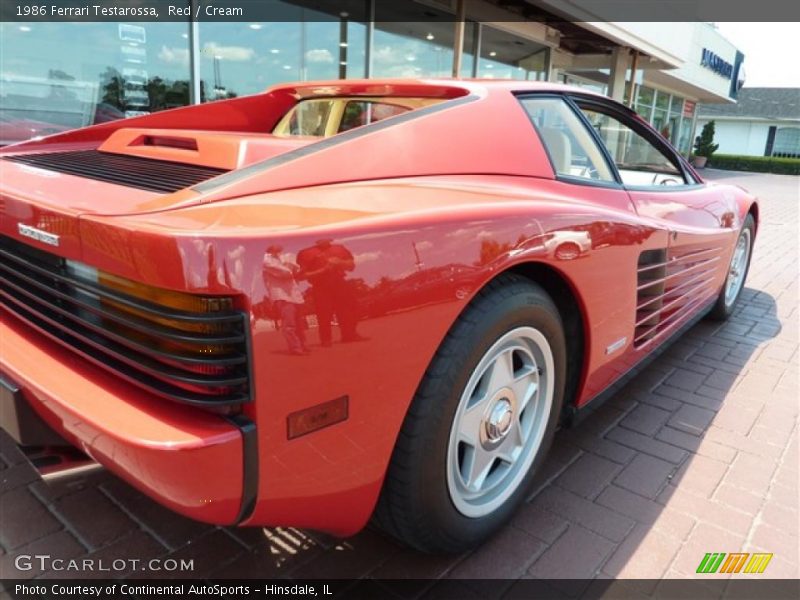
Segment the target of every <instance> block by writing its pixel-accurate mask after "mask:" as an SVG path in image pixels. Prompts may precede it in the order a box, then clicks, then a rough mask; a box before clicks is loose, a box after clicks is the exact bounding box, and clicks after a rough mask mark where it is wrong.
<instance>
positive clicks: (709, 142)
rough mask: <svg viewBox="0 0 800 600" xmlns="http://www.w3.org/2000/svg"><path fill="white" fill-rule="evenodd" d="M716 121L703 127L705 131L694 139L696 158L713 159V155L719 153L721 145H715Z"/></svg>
mask: <svg viewBox="0 0 800 600" xmlns="http://www.w3.org/2000/svg"><path fill="white" fill-rule="evenodd" d="M714 127H715V125H714V121H709V122H708V123H706V124H705V125H703V130H702V131H701V132H700V135H698V136H697V137H696V138H695V139H694V154H695V156H705V157H706V158H711V155H712V154H714V152H716V151H717V148H719V144H715V143H714Z"/></svg>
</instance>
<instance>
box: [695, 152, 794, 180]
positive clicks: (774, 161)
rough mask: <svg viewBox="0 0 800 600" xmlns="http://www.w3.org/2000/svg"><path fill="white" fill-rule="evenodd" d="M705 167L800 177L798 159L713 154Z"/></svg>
mask: <svg viewBox="0 0 800 600" xmlns="http://www.w3.org/2000/svg"><path fill="white" fill-rule="evenodd" d="M707 166H709V167H712V168H714V169H726V170H728V171H756V172H758V173H781V174H783V175H800V158H772V157H771V156H737V155H735V154H714V155H713V156H712V157H711V158H710V159H708V163H707Z"/></svg>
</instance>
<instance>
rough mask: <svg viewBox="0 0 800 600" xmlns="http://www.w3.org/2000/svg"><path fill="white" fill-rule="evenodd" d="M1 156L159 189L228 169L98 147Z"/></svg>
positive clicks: (167, 189)
mask: <svg viewBox="0 0 800 600" xmlns="http://www.w3.org/2000/svg"><path fill="white" fill-rule="evenodd" d="M3 160H10V161H13V162H19V163H23V164H26V165H31V166H33V167H38V168H40V169H46V170H48V171H56V172H58V173H68V174H69V175H77V176H78V177H85V178H87V179H96V180H97V181H105V182H107V183H116V184H117V185H124V186H127V187H132V188H139V189H141V190H148V191H151V192H161V193H171V192H177V191H178V190H182V189H183V188H187V187H191V186H193V185H195V184H198V183H200V182H201V181H205V180H207V179H211V178H212V177H217V176H218V175H222V174H223V173H227V170H226V169H217V168H213V167H200V166H197V165H187V164H184V163H179V162H174V161H170V160H157V159H152V158H142V157H140V156H127V155H124V154H111V153H109V152H99V151H97V150H79V151H71V152H42V153H37V154H19V155H16V156H5V157H3Z"/></svg>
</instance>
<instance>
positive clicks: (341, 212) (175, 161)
mask: <svg viewBox="0 0 800 600" xmlns="http://www.w3.org/2000/svg"><path fill="white" fill-rule="evenodd" d="M331 94H337V95H347V96H352V97H353V98H356V99H358V98H375V97H386V96H389V97H396V99H395V100H394V101H393V102H383V103H381V104H384V105H389V106H390V108H391V110H386V109H383V114H381V113H380V111H379V110H373V113H374V114H373V115H370V121H369V122H372V123H374V122H376V121H378V120H379V119H380V118H386V117H395V118H397V117H398V116H400V117H401V118H402V114H403V113H409V114H410V113H411V112H413V111H416V110H422V111H424V110H425V108H428V109H429V110H430V109H431V108H433V109H434V110H436V109H435V108H434V107H436V106H437V105H441V106H446V105H447V103H448V101H450V102H452V101H453V100H455V101H456V102H458V99H459V98H461V99H463V98H465V97H467V96H468V90H467V89H465V88H463V87H455V86H444V85H424V84H413V83H411V84H408V83H405V84H403V83H388V84H377V83H375V82H365V83H358V82H355V83H349V84H348V86H347V88H331V86H325V85H323V86H312V85H307V86H302V87H296V88H295V87H291V86H289V87H283V88H279V89H276V90H273V91H270V92H267V93H265V94H260V95H257V96H253V97H248V98H241V99H235V100H231V101H227V102H220V103H214V104H210V105H205V106H200V107H188V108H185V109H178V110H175V111H169V112H168V113H161V114H154V115H150V116H145V117H139V118H134V119H129V120H125V121H116V122H112V123H106V124H102V125H99V126H95V127H90V128H86V129H83V130H76V131H73V132H68V133H64V134H59V135H55V136H51V137H50V138H45V139H43V140H38V141H32V142H28V143H24V144H18V145H16V146H10V147H7V148H5V149H3V151H2V154H1V155H0V156H2V160H0V166H1V167H2V185H1V187H0V194H1V196H0V198H2V213H0V217H1V218H2V220H1V221H0V233H1V234H2V237H0V254H1V255H2V262H0V277H1V278H2V314H3V322H2V364H1V365H0V377H2V382H0V390H1V393H2V397H3V426H4V427H5V428H6V429H7V430H9V431H11V432H12V433H14V435H15V436H16V437H17V438H18V441H19V442H20V443H21V444H24V445H26V446H47V447H52V446H58V445H59V444H62V443H65V442H66V443H69V444H72V445H74V446H76V447H77V448H80V449H81V450H82V451H84V452H85V453H86V454H88V455H89V456H90V457H91V458H93V459H95V460H97V461H98V462H100V463H102V464H103V465H105V466H107V467H108V468H110V469H111V470H113V471H114V472H115V473H117V474H118V475H120V476H121V477H123V478H125V479H127V480H128V481H129V482H130V483H132V484H133V485H135V486H137V487H139V488H140V489H142V490H143V491H144V492H146V493H147V494H148V495H150V496H151V497H153V498H155V499H157V500H158V501H159V502H161V503H163V504H165V505H166V506H168V507H170V508H172V509H174V510H176V511H178V512H181V513H183V514H186V515H188V516H190V517H193V518H195V519H199V520H204V521H209V522H214V523H223V524H231V523H240V522H248V520H250V522H292V523H295V524H304V523H305V524H309V525H315V526H317V527H320V528H328V529H331V530H334V531H340V532H349V531H354V530H356V529H358V528H359V527H361V526H362V525H363V522H364V520H365V519H366V518H367V517H368V515H369V512H370V510H371V505H372V504H373V503H374V497H375V494H376V492H377V489H378V488H379V486H380V479H381V477H382V474H383V470H385V465H386V462H387V461H388V456H389V454H390V452H391V446H390V440H389V438H387V437H386V436H385V435H384V434H385V433H390V436H391V437H392V438H393V437H394V435H396V431H394V432H391V431H390V428H389V427H387V428H386V431H382V427H381V421H382V420H387V416H388V417H390V418H389V420H393V421H395V422H397V420H398V415H400V411H401V410H402V407H401V406H399V405H398V406H384V407H382V408H380V409H379V410H374V409H372V408H370V409H367V410H366V411H364V414H361V413H362V411H361V409H360V408H358V405H356V406H355V407H354V406H353V404H354V400H355V401H358V400H359V399H358V392H357V391H356V392H355V399H354V390H353V389H352V386H349V387H350V389H348V385H347V384H346V383H345V382H344V381H343V375H344V374H345V373H347V372H351V371H352V370H353V369H354V364H355V363H354V361H353V359H354V358H355V356H354V355H353V353H352V352H348V353H347V355H343V354H342V353H341V352H338V351H337V350H336V349H333V350H331V352H330V355H329V356H328V357H327V358H326V359H325V360H316V359H315V357H310V358H309V359H308V363H310V364H306V363H303V364H302V366H301V368H299V369H298V368H296V364H292V363H288V364H290V368H289V369H284V368H283V367H282V366H281V365H282V364H283V363H286V358H287V357H286V356H285V355H284V354H283V353H282V350H277V351H273V349H272V348H270V346H271V345H272V341H273V338H274V340H280V341H279V342H278V345H281V344H282V343H283V342H282V339H283V338H282V336H281V334H280V333H279V332H277V331H276V327H275V320H273V319H269V318H263V317H265V316H269V311H266V312H265V311H264V310H263V309H264V307H265V305H267V304H268V303H270V300H269V298H268V297H267V295H266V293H265V284H264V255H265V252H266V249H267V247H268V246H269V245H270V244H271V243H272V244H273V245H274V244H283V245H286V246H289V245H293V246H294V247H297V246H298V245H299V246H302V245H305V244H307V245H308V246H309V247H314V245H315V243H316V242H317V241H318V238H321V237H325V236H327V235H336V236H341V235H342V233H343V231H346V230H348V229H349V228H351V227H357V226H358V224H359V223H361V222H362V221H364V220H366V219H368V218H374V217H377V216H380V215H381V214H388V213H391V212H393V211H394V210H395V209H396V207H394V206H388V205H387V203H390V204H391V203H392V199H393V198H394V197H397V196H398V195H399V192H400V190H394V191H391V192H390V193H389V194H388V195H386V197H384V198H380V199H378V205H379V206H378V207H377V208H376V207H375V206H367V205H363V206H358V207H354V206H349V207H346V208H344V207H340V208H335V207H334V206H335V205H336V204H337V202H336V201H335V200H334V201H333V202H323V201H317V199H318V198H319V197H320V194H322V195H323V196H325V197H331V198H335V197H336V196H337V195H338V194H341V193H343V190H342V191H339V190H337V189H330V183H336V182H337V181H342V180H348V179H351V178H354V179H359V178H364V179H369V178H375V177H382V176H386V175H393V174H394V175H399V176H406V175H419V174H421V173H420V169H419V168H417V165H419V164H421V163H423V162H424V161H425V159H426V156H425V154H426V153H424V152H423V153H422V155H420V156H418V157H411V158H409V157H406V156H396V155H393V152H392V151H391V150H389V151H388V152H387V151H385V150H384V151H382V152H381V153H380V157H379V156H378V155H375V154H374V153H373V156H368V155H365V154H358V152H359V150H358V149H354V150H352V151H351V153H342V152H338V153H337V154H336V155H335V156H331V158H330V160H326V157H325V156H319V157H318V158H317V160H316V162H315V165H316V168H314V169H313V170H312V171H309V170H308V169H307V168H306V167H305V166H304V165H299V166H295V165H294V164H292V161H291V160H289V159H290V158H292V159H295V162H301V161H299V160H296V159H299V158H302V150H303V148H305V147H307V146H309V145H311V144H324V143H325V142H324V141H323V139H322V138H321V137H319V136H320V132H319V131H316V130H314V129H313V128H311V127H310V126H309V125H307V124H306V125H303V123H300V124H299V125H298V123H297V115H295V117H294V118H295V121H294V122H286V123H284V125H283V126H282V127H283V131H284V133H285V135H278V134H273V133H272V132H273V130H276V128H278V127H279V126H281V119H282V118H284V117H285V116H286V115H287V113H288V112H289V111H290V109H291V108H292V107H293V106H295V104H297V103H298V101H301V100H304V99H314V98H319V97H323V98H325V97H328V96H330V95H331ZM306 112H312V111H306ZM300 117H301V119H302V118H305V119H306V121H309V120H310V119H311V118H312V117H318V115H314V114H310V115H309V114H306V115H300ZM346 117H347V115H343V116H342V117H341V127H342V129H341V131H342V132H344V131H347V130H348V129H350V128H355V127H357V126H359V125H363V124H365V123H364V121H365V119H366V117H365V116H364V115H363V114H359V115H357V117H358V119H355V118H354V119H351V121H352V122H351V124H350V126H349V127H346V126H345V124H344V123H345V121H344V120H345V118H346ZM359 119H360V120H359ZM318 120H319V119H318ZM316 125H318V123H316ZM292 128H294V130H293V131H290V130H291V129H292ZM298 128H299V129H298ZM434 129H436V130H438V129H439V127H438V126H436V127H434ZM340 135H341V134H340ZM344 135H347V134H346V133H345V134H344ZM315 136H317V137H315ZM354 137H355V136H354ZM354 141H355V142H356V143H359V140H358V139H355V140H354ZM317 154H320V155H324V154H325V150H324V149H322V150H318V151H317ZM371 160H376V161H379V162H375V163H374V164H370V165H366V166H365V164H364V163H365V161H367V162H369V161H371ZM431 162H432V164H431V166H430V167H429V168H428V169H429V171H431V172H432V173H435V172H436V171H437V170H441V166H437V165H436V161H431ZM440 162H441V161H440ZM284 163H285V164H284ZM337 163H344V164H345V165H346V166H347V167H349V169H347V170H343V169H342V165H341V164H337ZM282 166H285V167H286V168H283V169H282V168H281V167H282ZM348 171H349V172H348ZM359 171H361V172H362V173H359ZM422 171H424V169H422ZM447 171H448V168H444V170H441V172H447ZM351 173H354V175H353V174H351ZM326 184H327V185H326ZM314 185H317V186H320V185H325V186H326V187H325V188H324V189H322V188H318V189H317V190H315V191H309V192H307V193H306V192H303V191H302V190H303V189H304V188H305V187H307V186H314ZM202 186H207V188H206V189H203V187H202ZM282 189H286V190H300V191H296V192H292V191H286V192H283V194H284V195H283V196H281V195H280V194H272V195H269V194H268V193H269V192H270V191H271V190H282ZM311 190H314V188H313V187H312V188H311ZM359 195H360V196H362V197H363V195H364V194H363V193H361V194H359ZM326 204H327V205H328V206H326ZM338 204H341V203H338ZM381 204H383V206H380V205H381ZM284 238H286V240H287V241H286V242H284V241H283V240H284ZM304 238H307V241H302V243H300V242H301V240H303V239H304ZM403 268H405V266H403ZM312 279H313V278H312ZM471 285H474V282H473V283H472V284H471ZM434 293H438V292H434ZM453 297H455V296H453ZM318 302H319V301H318ZM341 318H342V317H339V319H340V320H341ZM366 346H369V344H368V343H367V344H365V346H364V347H366ZM348 350H350V349H348ZM352 350H357V349H356V348H352ZM421 360H422V358H420V359H413V358H409V359H408V362H409V363H410V364H409V367H410V368H414V366H416V367H417V368H418V370H419V372H421V371H422V370H423V369H422V368H421V367H422V362H421ZM281 370H284V371H285V374H281V373H280V371H281ZM304 377H308V378H309V379H311V380H315V383H316V387H315V388H314V389H304V387H307V386H306V383H307V382H305V381H303V378H304ZM320 378H323V381H320ZM390 379H391V378H390ZM406 379H408V378H406ZM331 380H332V381H331ZM387 383H388V382H387ZM409 385H413V382H411V381H410V380H408V381H407V382H405V383H403V384H402V386H400V389H401V390H402V388H408V389H405V390H404V391H401V393H405V394H406V396H407V397H410V396H411V394H412V393H413V390H412V389H411V388H410V387H409ZM293 390H296V391H294V392H293ZM348 392H349V394H348ZM342 396H344V397H346V398H347V399H348V402H349V404H348V405H346V406H345V405H342V404H336V403H335V401H336V399H337V398H339V397H342ZM309 400H311V401H309ZM328 401H334V404H332V405H330V407H329V408H327V409H326V408H325V407H326V403H327V402H328ZM319 405H322V408H319V409H316V410H315V411H312V412H308V413H307V414H305V413H303V412H302V411H303V409H306V408H308V407H309V406H319ZM326 410H327V411H328V412H330V413H331V414H328V412H326ZM347 410H350V411H351V412H352V413H353V414H351V415H350V420H351V423H352V422H354V419H353V418H354V417H355V418H356V419H358V423H357V425H355V426H354V428H357V429H360V432H357V433H355V434H353V435H351V436H349V439H348V436H347V435H345V436H341V435H340V433H339V432H336V431H334V432H333V433H332V434H331V433H329V432H321V433H319V434H317V436H316V443H312V442H311V441H309V442H306V441H304V440H299V441H297V442H295V443H294V445H292V446H287V427H296V428H299V429H301V430H302V429H303V428H313V427H314V425H313V421H314V420H322V421H325V420H326V419H329V420H330V419H335V418H337V417H336V414H340V413H341V412H342V411H347ZM392 413H395V414H394V417H391V414H392ZM293 414H295V415H296V416H295V418H294V420H290V421H287V415H293ZM306 420H309V421H311V425H309V424H307V423H306ZM41 421H43V422H44V423H46V424H47V429H44V428H42V427H41V424H40V422H41ZM287 423H288V424H287ZM351 423H348V427H351ZM367 429H369V430H374V431H369V432H367V431H366V430H367ZM373 437H377V439H372V438H373ZM317 445H318V446H317ZM320 449H321V450H322V451H323V452H322V453H320ZM364 450H377V451H378V454H377V455H373V459H371V460H364V459H363V458H360V457H361V455H362V453H363V451H364ZM357 457H358V463H360V467H358V468H357V469H353V468H352V465H353V463H354V462H355V459H356V458H357ZM359 471H360V472H359ZM364 490H366V493H365V492H364ZM257 500H260V502H259V508H258V510H255V507H256V502H257ZM337 503H341V505H342V506H344V505H347V506H350V507H351V510H350V511H349V514H342V515H341V516H337V517H335V518H334V517H332V516H331V512H329V510H328V508H329V507H331V506H334V507H335V506H336V504H337ZM254 511H255V514H256V516H255V517H253V515H254Z"/></svg>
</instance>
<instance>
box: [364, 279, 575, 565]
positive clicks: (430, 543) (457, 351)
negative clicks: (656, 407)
mask: <svg viewBox="0 0 800 600" xmlns="http://www.w3.org/2000/svg"><path fill="white" fill-rule="evenodd" d="M565 365H566V344H565V340H564V332H563V327H562V324H561V319H560V316H559V313H558V309H557V308H556V307H555V305H554V304H553V301H552V300H551V299H550V297H549V296H548V295H547V294H546V293H545V292H544V290H543V289H542V288H541V287H539V286H538V285H536V284H534V283H532V282H530V281H528V280H527V279H524V278H522V277H518V276H515V275H504V276H501V277H499V278H498V279H497V280H495V281H494V282H492V283H491V284H490V285H489V286H487V288H486V289H485V290H483V291H482V292H481V293H480V294H479V295H478V296H477V297H476V298H475V299H474V300H473V301H472V302H471V303H470V305H469V306H468V307H467V309H466V310H465V311H464V313H463V314H462V315H461V316H460V317H459V319H458V321H457V322H456V323H455V325H454V326H453V328H452V329H451V331H450V332H449V333H448V335H447V337H446V338H445V340H444V341H443V342H442V345H441V347H440V348H439V350H438V351H437V353H436V355H435V357H434V359H433V361H432V362H431V364H430V366H429V368H428V370H427V372H426V374H425V376H424V378H423V380H422V382H421V384H420V387H419V389H418V391H417V394H416V395H415V397H414V400H413V402H412V405H411V407H410V409H409V412H408V414H407V416H406V419H405V421H404V423H403V427H402V430H401V432H400V436H399V438H398V441H397V444H396V447H395V450H394V453H393V455H392V460H391V464H390V467H389V472H388V473H387V477H386V481H385V483H384V489H383V492H382V494H381V499H380V502H379V505H378V508H377V510H376V522H377V523H378V525H379V526H381V527H382V528H383V529H384V530H386V531H387V532H388V533H390V534H391V535H393V536H394V537H396V538H398V539H400V540H401V541H403V542H405V543H407V544H409V545H411V546H413V547H415V548H418V549H420V550H423V551H428V552H459V551H462V550H465V549H467V548H470V547H473V546H475V545H477V544H479V543H480V542H481V541H483V540H484V539H486V538H487V537H489V536H490V535H491V534H492V533H494V532H495V531H496V530H497V529H498V528H500V527H501V526H502V525H503V524H504V523H505V522H506V521H507V519H508V518H509V517H510V516H511V515H512V514H513V512H514V510H515V508H516V507H517V505H518V504H519V503H520V502H521V501H522V500H523V499H524V497H525V494H526V492H527V490H528V488H529V487H530V483H531V480H532V478H533V475H534V473H535V471H536V468H537V467H538V466H539V465H540V464H541V462H542V460H543V459H544V456H545V454H546V453H547V450H548V449H549V446H550V444H551V442H552V438H553V433H554V432H555V429H556V425H557V422H558V416H559V413H560V411H561V405H562V402H563V392H564V377H565V375H564V374H565Z"/></svg>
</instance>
